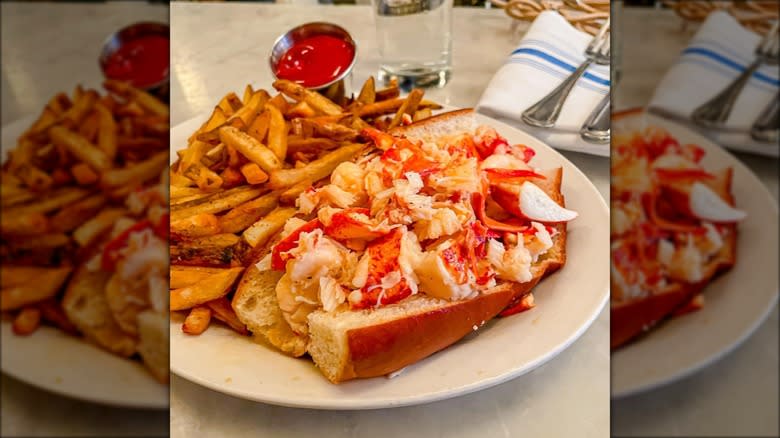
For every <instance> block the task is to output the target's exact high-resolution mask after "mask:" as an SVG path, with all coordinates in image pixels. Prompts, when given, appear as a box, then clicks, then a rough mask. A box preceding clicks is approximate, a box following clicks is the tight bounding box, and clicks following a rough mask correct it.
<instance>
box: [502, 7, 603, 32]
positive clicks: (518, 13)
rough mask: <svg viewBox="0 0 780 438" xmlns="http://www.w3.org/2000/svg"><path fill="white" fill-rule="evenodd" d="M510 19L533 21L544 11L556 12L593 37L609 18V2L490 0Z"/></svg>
mask: <svg viewBox="0 0 780 438" xmlns="http://www.w3.org/2000/svg"><path fill="white" fill-rule="evenodd" d="M490 2H491V3H492V4H493V5H494V6H496V7H499V8H501V9H503V10H504V11H505V12H506V13H507V15H509V16H510V17H512V18H515V19H518V20H521V21H534V20H535V19H536V17H537V16H538V15H539V14H541V13H542V12H544V11H557V12H558V13H559V14H561V15H562V16H563V18H565V19H566V20H567V21H568V22H569V23H571V24H572V25H573V26H574V27H576V28H577V29H579V30H581V31H583V32H587V33H589V34H591V35H594V34H595V33H596V32H597V31H598V30H599V28H600V27H601V25H602V23H603V22H604V20H606V19H607V17H609V3H610V2H609V0H490Z"/></svg>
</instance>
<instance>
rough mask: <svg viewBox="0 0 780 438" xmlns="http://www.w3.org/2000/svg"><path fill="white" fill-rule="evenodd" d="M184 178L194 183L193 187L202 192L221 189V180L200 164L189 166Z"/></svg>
mask: <svg viewBox="0 0 780 438" xmlns="http://www.w3.org/2000/svg"><path fill="white" fill-rule="evenodd" d="M185 176H186V177H187V178H190V179H192V180H193V181H195V185H197V186H198V187H199V188H200V189H202V190H206V191H212V192H213V191H215V190H217V189H219V188H221V187H222V178H221V177H220V176H219V175H217V174H216V172H214V171H213V170H211V169H209V168H208V167H206V166H204V165H202V164H200V163H195V164H193V165H191V166H190V167H189V169H187V174H186V175H185Z"/></svg>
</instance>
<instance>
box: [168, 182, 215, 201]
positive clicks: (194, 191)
mask: <svg viewBox="0 0 780 438" xmlns="http://www.w3.org/2000/svg"><path fill="white" fill-rule="evenodd" d="M201 194H204V193H203V192H202V191H201V190H200V189H198V188H196V187H180V186H173V185H172V186H171V187H170V189H169V192H168V195H169V196H170V197H171V199H177V198H182V197H185V196H193V195H201ZM204 195H206V196H208V193H205V194H204Z"/></svg>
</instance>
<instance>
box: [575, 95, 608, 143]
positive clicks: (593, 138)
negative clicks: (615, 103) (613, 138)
mask: <svg viewBox="0 0 780 438" xmlns="http://www.w3.org/2000/svg"><path fill="white" fill-rule="evenodd" d="M610 114H611V113H610V93H607V95H606V96H604V98H603V99H601V102H599V104H598V105H596V108H595V109H594V110H593V112H592V113H591V114H590V116H588V119H587V120H585V123H584V124H583V125H582V129H580V137H582V139H583V140H585V141H587V142H590V143H597V144H606V143H609V135H610V125H611V123H610Z"/></svg>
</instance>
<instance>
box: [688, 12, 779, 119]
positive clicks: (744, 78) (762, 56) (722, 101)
mask: <svg viewBox="0 0 780 438" xmlns="http://www.w3.org/2000/svg"><path fill="white" fill-rule="evenodd" d="M779 24H780V21H776V22H775V24H774V26H772V29H771V30H770V31H769V33H767V34H766V36H765V37H764V39H763V40H761V43H760V44H759V45H758V46H757V47H756V52H755V53H756V60H755V61H753V63H752V64H750V66H748V68H746V69H745V71H743V72H742V73H741V74H740V75H739V76H738V77H737V79H735V80H734V82H732V83H731V84H730V85H729V86H728V87H726V88H724V89H723V91H721V92H720V93H718V94H717V95H716V96H715V97H713V98H712V99H710V100H709V101H707V102H706V103H704V104H703V105H701V106H699V107H698V108H696V109H695V110H694V111H693V114H692V115H691V118H692V119H693V121H694V122H695V123H697V124H699V125H701V126H704V127H708V128H711V127H716V126H719V125H722V124H724V123H725V122H726V120H728V118H729V115H730V114H731V111H732V109H734V103H735V102H736V101H737V98H738V97H739V95H740V94H741V93H742V89H743V88H745V85H746V84H747V83H748V81H749V80H750V78H751V77H753V74H754V73H755V72H756V70H758V68H759V67H761V66H762V65H763V64H769V65H774V64H777V62H778V51H779V50H780V48H779V46H780V42H778V40H777V31H778V25H779Z"/></svg>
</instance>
